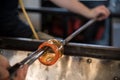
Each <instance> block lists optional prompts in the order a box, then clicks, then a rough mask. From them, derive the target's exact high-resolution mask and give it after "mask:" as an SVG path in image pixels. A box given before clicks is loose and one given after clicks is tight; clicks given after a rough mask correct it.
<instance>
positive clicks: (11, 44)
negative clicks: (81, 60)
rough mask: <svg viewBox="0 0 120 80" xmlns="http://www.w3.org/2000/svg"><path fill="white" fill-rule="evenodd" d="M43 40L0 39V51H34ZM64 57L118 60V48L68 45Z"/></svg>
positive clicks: (78, 44) (119, 49) (119, 53)
mask: <svg viewBox="0 0 120 80" xmlns="http://www.w3.org/2000/svg"><path fill="white" fill-rule="evenodd" d="M42 42H44V40H34V39H27V38H0V48H1V49H12V50H23V51H35V50H36V49H37V48H38V46H39V45H40V44H41V43H42ZM64 50H65V51H64V55H68V56H81V57H93V58H99V59H111V60H120V48H116V47H112V46H102V45H91V44H82V43H68V44H67V45H66V46H65V47H64Z"/></svg>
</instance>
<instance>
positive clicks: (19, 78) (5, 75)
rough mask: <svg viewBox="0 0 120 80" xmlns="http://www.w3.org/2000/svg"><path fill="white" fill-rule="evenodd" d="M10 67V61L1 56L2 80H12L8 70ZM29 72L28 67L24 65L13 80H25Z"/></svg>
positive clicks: (0, 79) (0, 78)
mask: <svg viewBox="0 0 120 80" xmlns="http://www.w3.org/2000/svg"><path fill="white" fill-rule="evenodd" d="M9 67H10V65H9V62H8V60H7V59H6V58H5V57H4V56H2V55H0V80H10V76H9V72H8V68H9ZM27 70H28V65H24V66H23V67H22V68H19V69H18V70H17V71H16V75H15V76H14V77H13V80H25V77H26V74H27Z"/></svg>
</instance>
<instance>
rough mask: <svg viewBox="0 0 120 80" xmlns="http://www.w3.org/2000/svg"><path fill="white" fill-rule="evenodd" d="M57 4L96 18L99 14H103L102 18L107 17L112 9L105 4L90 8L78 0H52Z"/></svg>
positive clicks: (87, 16)
mask: <svg viewBox="0 0 120 80" xmlns="http://www.w3.org/2000/svg"><path fill="white" fill-rule="evenodd" d="M50 1H52V2H53V3H55V4H56V5H58V6H60V7H63V8H66V9H68V10H70V11H72V12H74V13H77V14H80V15H82V16H84V17H86V18H89V19H91V18H96V17H97V16H98V15H99V14H103V16H102V17H101V18H100V20H103V19H105V18H107V17H108V16H109V14H110V11H109V10H108V9H107V8H106V7H105V6H103V5H102V6H98V7H95V8H93V9H89V8H88V7H86V6H85V5H84V4H82V3H81V2H79V1H78V0H50Z"/></svg>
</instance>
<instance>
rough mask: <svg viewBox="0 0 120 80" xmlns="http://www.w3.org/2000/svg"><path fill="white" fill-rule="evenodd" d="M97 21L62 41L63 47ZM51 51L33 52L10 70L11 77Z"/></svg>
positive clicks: (92, 21) (45, 49)
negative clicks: (24, 66)
mask: <svg viewBox="0 0 120 80" xmlns="http://www.w3.org/2000/svg"><path fill="white" fill-rule="evenodd" d="M95 21H96V19H92V20H89V21H88V22H87V23H86V24H84V25H83V26H81V27H80V28H79V29H77V30H76V31H75V32H73V33H72V34H71V35H69V36H68V37H67V38H66V39H64V40H62V41H61V42H62V43H63V46H64V45H66V44H67V43H68V42H69V41H70V40H71V39H73V38H74V37H75V36H76V35H78V34H79V33H80V32H82V31H83V30H84V29H86V28H87V27H89V26H90V25H91V24H93V23H94V22H95ZM48 49H49V47H45V48H43V49H37V50H36V51H34V52H32V53H31V54H30V55H29V56H28V57H26V58H25V59H24V60H22V61H21V62H19V63H16V64H15V65H13V66H12V67H10V68H9V73H10V75H13V74H14V73H15V72H16V71H17V69H19V68H20V67H22V66H23V65H25V64H28V65H31V64H32V63H33V62H34V61H35V60H37V59H38V58H39V57H40V56H41V55H42V54H43V53H44V52H46V51H47V50H48Z"/></svg>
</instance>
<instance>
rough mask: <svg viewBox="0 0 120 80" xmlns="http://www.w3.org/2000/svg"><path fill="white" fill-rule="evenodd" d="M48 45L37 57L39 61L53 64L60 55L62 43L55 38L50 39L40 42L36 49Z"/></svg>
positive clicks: (48, 64)
mask: <svg viewBox="0 0 120 80" xmlns="http://www.w3.org/2000/svg"><path fill="white" fill-rule="evenodd" d="M45 47H49V49H48V50H47V51H46V52H44V54H43V55H41V56H40V57H39V61H40V62H41V63H42V64H44V65H47V66H50V65H53V64H55V63H56V61H57V60H58V59H59V58H60V57H61V56H62V53H63V45H62V43H61V42H60V41H58V40H56V39H50V40H48V41H47V42H44V43H42V44H41V45H40V46H39V47H38V49H43V48H45Z"/></svg>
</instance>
